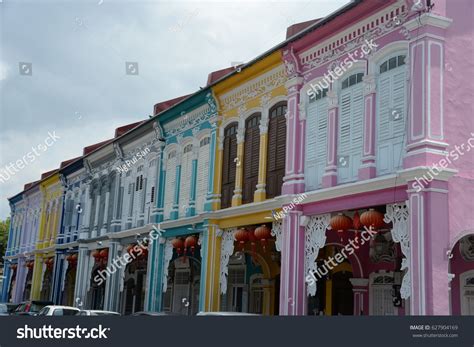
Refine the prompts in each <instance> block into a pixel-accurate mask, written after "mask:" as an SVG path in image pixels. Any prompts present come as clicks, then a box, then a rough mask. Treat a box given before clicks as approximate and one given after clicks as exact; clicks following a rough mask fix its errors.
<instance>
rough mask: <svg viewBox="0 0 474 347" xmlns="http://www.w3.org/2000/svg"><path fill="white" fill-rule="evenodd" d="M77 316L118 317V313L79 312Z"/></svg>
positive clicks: (99, 311) (100, 311)
mask: <svg viewBox="0 0 474 347" xmlns="http://www.w3.org/2000/svg"><path fill="white" fill-rule="evenodd" d="M77 315H78V316H120V313H118V312H114V311H102V310H80V311H79V312H78V313H77Z"/></svg>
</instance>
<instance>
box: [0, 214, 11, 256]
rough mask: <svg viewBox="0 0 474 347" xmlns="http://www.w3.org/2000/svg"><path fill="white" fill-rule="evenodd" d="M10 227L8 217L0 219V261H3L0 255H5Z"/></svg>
mask: <svg viewBox="0 0 474 347" xmlns="http://www.w3.org/2000/svg"><path fill="white" fill-rule="evenodd" d="M9 229H10V217H7V219H6V220H0V262H2V263H3V260H2V258H1V257H3V256H4V255H5V251H6V250H7V242H8V230H9Z"/></svg>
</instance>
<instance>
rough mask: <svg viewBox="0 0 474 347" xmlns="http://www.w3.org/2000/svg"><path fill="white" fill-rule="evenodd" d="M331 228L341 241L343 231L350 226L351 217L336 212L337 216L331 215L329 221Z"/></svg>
mask: <svg viewBox="0 0 474 347" xmlns="http://www.w3.org/2000/svg"><path fill="white" fill-rule="evenodd" d="M329 224H330V225H331V229H332V230H335V231H337V232H338V234H339V235H340V237H341V242H342V241H343V239H342V237H343V235H344V233H345V232H346V231H347V230H349V229H350V228H352V219H351V218H350V217H347V216H346V215H344V214H343V213H338V214H337V216H333V217H332V218H331V220H330V221H329Z"/></svg>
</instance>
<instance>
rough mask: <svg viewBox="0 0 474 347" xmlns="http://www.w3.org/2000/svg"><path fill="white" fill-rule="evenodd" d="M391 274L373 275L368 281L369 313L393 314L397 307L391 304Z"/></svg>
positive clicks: (378, 314) (392, 279)
mask: <svg viewBox="0 0 474 347" xmlns="http://www.w3.org/2000/svg"><path fill="white" fill-rule="evenodd" d="M393 284H395V281H394V278H393V275H375V276H373V277H372V281H371V282H370V298H369V299H370V305H369V306H370V315H374V316H394V315H396V314H397V308H396V307H394V306H393V298H392V286H393Z"/></svg>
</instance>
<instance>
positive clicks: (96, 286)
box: [89, 265, 107, 310]
mask: <svg viewBox="0 0 474 347" xmlns="http://www.w3.org/2000/svg"><path fill="white" fill-rule="evenodd" d="M101 269H102V266H100V265H96V267H95V268H94V270H92V276H91V288H90V292H89V302H90V307H91V309H93V310H102V309H103V308H104V299H105V283H106V281H107V280H103V281H100V283H98V282H96V281H94V278H96V276H98V277H100V275H99V271H100V270H101Z"/></svg>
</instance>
